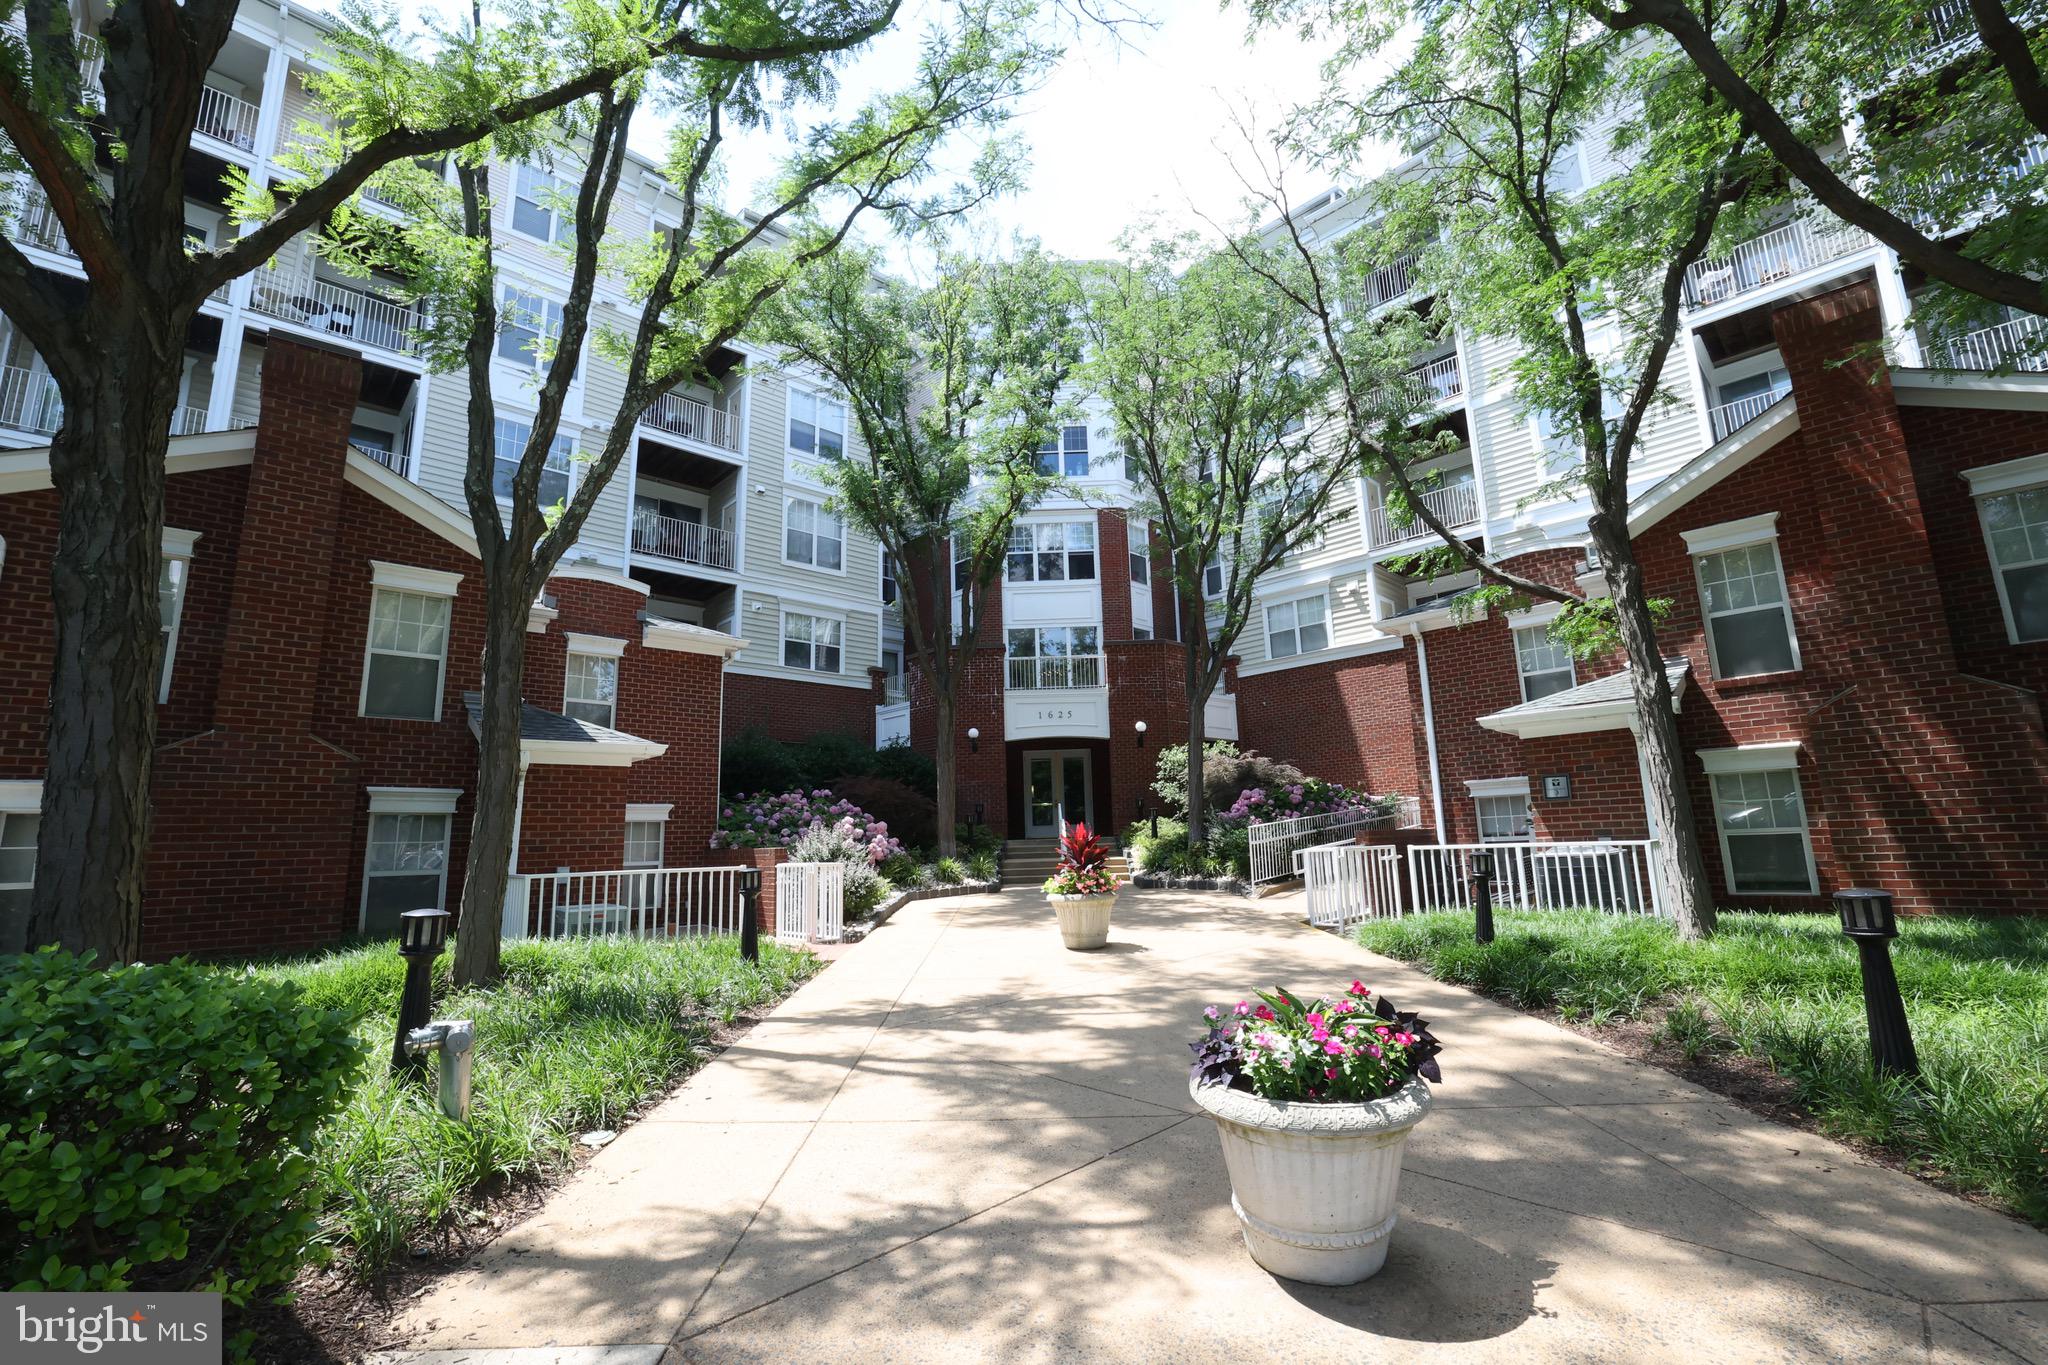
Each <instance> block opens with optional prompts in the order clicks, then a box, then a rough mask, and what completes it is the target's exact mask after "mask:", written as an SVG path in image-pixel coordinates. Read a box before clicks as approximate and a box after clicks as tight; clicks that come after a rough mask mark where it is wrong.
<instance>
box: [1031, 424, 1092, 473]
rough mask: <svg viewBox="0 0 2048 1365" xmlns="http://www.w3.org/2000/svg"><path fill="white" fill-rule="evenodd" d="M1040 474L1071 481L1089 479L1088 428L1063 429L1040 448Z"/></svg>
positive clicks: (1066, 427)
mask: <svg viewBox="0 0 2048 1365" xmlns="http://www.w3.org/2000/svg"><path fill="white" fill-rule="evenodd" d="M1038 472H1039V473H1041V474H1050V475H1052V476H1054V477H1058V476H1060V475H1065V476H1066V477H1067V478H1070V479H1085V478H1087V477H1088V428H1087V427H1085V426H1080V425H1078V424H1077V425H1073V426H1065V427H1061V428H1060V429H1059V431H1057V432H1055V433H1054V434H1053V435H1051V436H1048V437H1046V438H1045V444H1043V445H1041V446H1039V448H1038Z"/></svg>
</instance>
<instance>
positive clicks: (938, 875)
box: [932, 858, 967, 886]
mask: <svg viewBox="0 0 2048 1365" xmlns="http://www.w3.org/2000/svg"><path fill="white" fill-rule="evenodd" d="M932 877H933V879H934V880H936V881H937V882H938V884H939V885H940V886H958V885H960V883H962V882H964V881H966V880H967V865H966V864H965V863H962V862H961V861H960V860H959V859H958V858H941V859H939V861H938V862H937V863H936V864H934V865H933V867H932Z"/></svg>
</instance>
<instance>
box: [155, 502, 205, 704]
mask: <svg viewBox="0 0 2048 1365" xmlns="http://www.w3.org/2000/svg"><path fill="white" fill-rule="evenodd" d="M198 539H199V532H197V531H174V530H172V529H170V528H169V527H166V528H164V558H163V566H162V567H161V568H160V569H158V570H157V576H156V611H157V622H158V628H159V630H160V632H161V634H162V637H163V645H164V660H163V666H162V667H161V668H159V669H158V670H157V676H156V699H157V703H158V704H159V705H161V704H163V703H164V702H167V701H169V700H170V699H171V668H172V661H173V660H174V659H176V658H177V656H178V623H179V622H180V621H182V620H183V619H184V616H185V589H186V584H187V582H188V580H189V579H190V578H191V576H192V547H193V545H194V544H195V543H196V542H197V541H198Z"/></svg>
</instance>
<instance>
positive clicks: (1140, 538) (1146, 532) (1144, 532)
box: [1130, 522, 1152, 583]
mask: <svg viewBox="0 0 2048 1365" xmlns="http://www.w3.org/2000/svg"><path fill="white" fill-rule="evenodd" d="M1130 535H1131V581H1132V582H1133V583H1150V582H1151V581H1152V532H1151V530H1150V528H1148V527H1145V526H1141V525H1139V524H1138V523H1136V522H1132V523H1131V532H1130Z"/></svg>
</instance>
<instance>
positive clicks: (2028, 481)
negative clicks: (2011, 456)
mask: <svg viewBox="0 0 2048 1365" xmlns="http://www.w3.org/2000/svg"><path fill="white" fill-rule="evenodd" d="M1963 479H1964V480H1965V481H1966V482H1967V483H1968V484H1969V485H1970V496H1971V497H1973V498H1988V497H1990V496H1992V495H1993V494H1995V493H2011V492H2014V491H2016V490H2018V489H2022V488H2032V487H2035V486H2036V485H2038V484H2044V483H2048V454H2044V455H2022V456H2021V457H2020V458H2019V459H2017V460H2006V461H2005V462H2003V463H2002V464H1985V465H1978V466H1977V467H1976V468H1975V469H1965V470H1964V471H1963Z"/></svg>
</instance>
